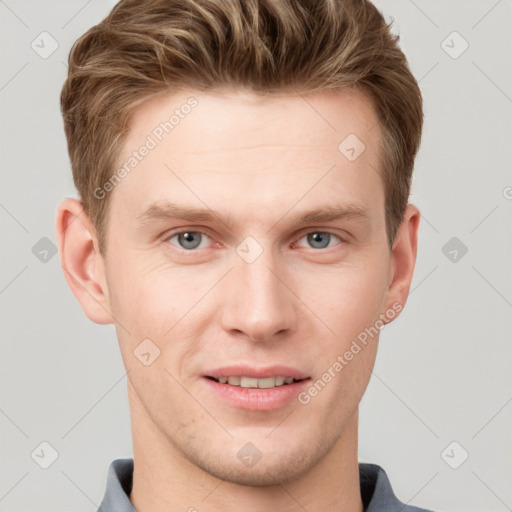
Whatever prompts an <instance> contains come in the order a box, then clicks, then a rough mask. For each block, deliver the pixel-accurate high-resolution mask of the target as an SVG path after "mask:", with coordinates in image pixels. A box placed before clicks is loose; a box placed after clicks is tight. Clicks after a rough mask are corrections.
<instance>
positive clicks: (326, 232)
mask: <svg viewBox="0 0 512 512" xmlns="http://www.w3.org/2000/svg"><path fill="white" fill-rule="evenodd" d="M184 233H195V234H200V235H202V236H206V237H208V238H210V239H211V237H210V236H209V235H208V234H207V233H204V232H203V231H197V230H196V231H194V230H191V229H182V230H180V231H176V232H174V233H170V234H168V235H166V237H165V241H166V242H170V241H171V240H172V239H173V238H174V237H176V236H179V235H181V234H184ZM313 233H321V234H325V235H329V236H331V237H335V238H337V239H338V240H339V242H341V243H346V240H344V239H343V238H341V236H340V235H337V234H336V233H332V232H331V231H321V230H312V231H307V232H305V233H304V234H302V235H301V237H300V238H299V240H302V239H303V238H305V237H307V236H308V235H311V234H313ZM329 241H330V240H329ZM201 242H202V240H201ZM171 245H174V244H171ZM335 245H337V244H334V245H329V246H327V247H322V248H314V247H309V248H310V249H313V250H314V251H318V252H320V251H324V250H327V249H330V248H332V247H334V246H335ZM174 247H176V248H177V249H179V250H181V251H183V252H186V253H193V252H197V251H198V250H199V249H200V248H197V247H196V248H193V249H185V248H183V247H179V246H178V245H174Z"/></svg>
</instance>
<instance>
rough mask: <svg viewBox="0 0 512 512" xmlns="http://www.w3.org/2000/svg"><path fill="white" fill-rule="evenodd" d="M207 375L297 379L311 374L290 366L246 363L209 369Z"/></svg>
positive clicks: (216, 376) (215, 376)
mask: <svg viewBox="0 0 512 512" xmlns="http://www.w3.org/2000/svg"><path fill="white" fill-rule="evenodd" d="M204 376H205V377H214V378H215V379H218V378H219V377H251V378H253V379H264V378H266V377H293V378H294V379H296V380H301V379H307V378H309V375H306V374H305V373H304V372H301V371H300V370H298V369H297V368H291V367H290V366H281V365H274V366H265V367H261V368H255V367H254V366H247V365H244V364H240V365H232V366H224V367H222V368H216V369H214V370H208V371H206V372H205V374H204Z"/></svg>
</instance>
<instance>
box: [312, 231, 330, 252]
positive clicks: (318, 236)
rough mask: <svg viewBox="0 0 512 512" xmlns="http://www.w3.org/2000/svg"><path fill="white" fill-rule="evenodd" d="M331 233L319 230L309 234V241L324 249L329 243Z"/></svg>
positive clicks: (317, 247)
mask: <svg viewBox="0 0 512 512" xmlns="http://www.w3.org/2000/svg"><path fill="white" fill-rule="evenodd" d="M330 239H331V235H330V234H329V233H323V232H317V233H310V234H309V235H308V242H309V243H310V244H311V245H312V246H313V247H315V248H316V249H324V248H325V247H327V246H328V245H329V242H330Z"/></svg>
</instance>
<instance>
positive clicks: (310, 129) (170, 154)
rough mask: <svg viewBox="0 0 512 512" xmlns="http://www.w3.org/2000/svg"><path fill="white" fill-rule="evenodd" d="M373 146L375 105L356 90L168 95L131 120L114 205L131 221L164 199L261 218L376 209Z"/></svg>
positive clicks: (376, 150) (376, 151)
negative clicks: (319, 209) (289, 210)
mask: <svg viewBox="0 0 512 512" xmlns="http://www.w3.org/2000/svg"><path fill="white" fill-rule="evenodd" d="M380 140H381V139H380V128H379V125H378V119H377V116H376V114H375V111H374V109H373V106H372V103H371V101H370V100H369V99H368V98H367V97H366V96H365V95H364V94H362V93H361V92H360V91H355V90H343V91H327V92H322V93H315V94H308V95H302V94H300V93H298V94H295V93H294V94H279V95H261V94H256V93H254V92H250V91H242V90H232V91H226V90H225V91H217V92H200V91H192V90H189V91H180V92H176V93H165V94H161V95H158V96H156V97H153V98H151V99H149V100H147V101H146V102H145V103H143V104H142V105H140V106H139V107H138V109H137V110H136V112H135V113H134V115H133V117H132V119H131V123H130V131H129V134H128V137H127V138H126V140H125V142H124V144H123V148H122V151H121V152H120V157H119V160H118V168H121V167H122V166H124V167H125V169H126V170H127V171H128V172H127V173H126V177H125V178H124V179H122V180H121V182H120V183H119V184H118V185H117V186H116V187H115V190H114V191H113V192H114V197H113V198H112V201H113V203H115V206H114V208H117V209H118V208H121V209H123V205H124V209H125V210H127V209H128V207H129V211H126V212H124V213H126V214H127V215H128V214H129V215H132V216H140V214H142V213H143V212H144V211H145V210H146V209H147V208H149V207H151V205H152V204H155V203H158V202H163V201H166V200H169V201H173V202H179V201H182V202H183V201H184V202H185V203H193V205H194V206H196V207H203V208H204V207H205V206H206V207H211V208H212V209H218V210H222V209H224V211H227V210H229V211H230V215H233V212H235V214H236V209H237V207H244V208H245V210H247V207H248V206H251V205H252V206H255V207H258V209H259V212H261V215H263V214H264V213H265V212H266V213H271V210H272V208H286V207H290V206H291V205H292V204H297V202H302V204H303V205H304V206H307V205H308V203H310V204H309V206H315V207H316V206H317V204H315V203H318V202H319V201H320V202H322V201H326V202H328V203H330V204H331V205H333V204H335V203H337V202H339V203H343V202H346V203H351V204H354V203H357V204H364V203H365V202H366V203H369V206H371V204H370V203H374V204H375V206H376V208H379V207H380V206H382V204H383V197H382V195H383V187H382V183H381V179H380V176H379V169H380V154H381V149H380ZM144 148H146V149H144ZM142 153H144V155H143V156H141V154H142ZM127 163H131V165H126V164H127ZM116 197H117V199H116ZM121 199H122V200H121ZM255 211H256V210H253V212H255ZM281 213H282V212H281Z"/></svg>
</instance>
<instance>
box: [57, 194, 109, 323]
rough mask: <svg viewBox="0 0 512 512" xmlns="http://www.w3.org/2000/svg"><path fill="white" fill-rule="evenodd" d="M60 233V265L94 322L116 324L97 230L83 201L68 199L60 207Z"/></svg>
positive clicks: (73, 290)
mask: <svg viewBox="0 0 512 512" xmlns="http://www.w3.org/2000/svg"><path fill="white" fill-rule="evenodd" d="M56 230H57V240H58V246H59V255H60V264H61V266H62V270H63V272H64V277H65V278H66V281H67V283H68V285H69V287H70V288H71V291H72V292H73V295H74V296H75V297H76V298H77V299H78V302H79V303H80V305H81V306H82V309H83V310H84V312H85V314H86V315H87V317H88V318H89V319H90V320H92V321H93V322H95V323H97V324H111V323H113V317H112V314H111V313H110V306H109V298H108V287H107V281H106V278H105V265H104V260H103V257H102V255H101V254H100V251H99V249H98V240H97V237H96V230H95V229H94V226H93V225H92V222H91V221H90V219H89V217H88V215H87V214H86V213H85V211H84V209H83V206H82V203H81V202H80V201H77V200H76V199H64V200H63V201H62V202H61V203H60V204H59V207H58V209H57V216H56Z"/></svg>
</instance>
